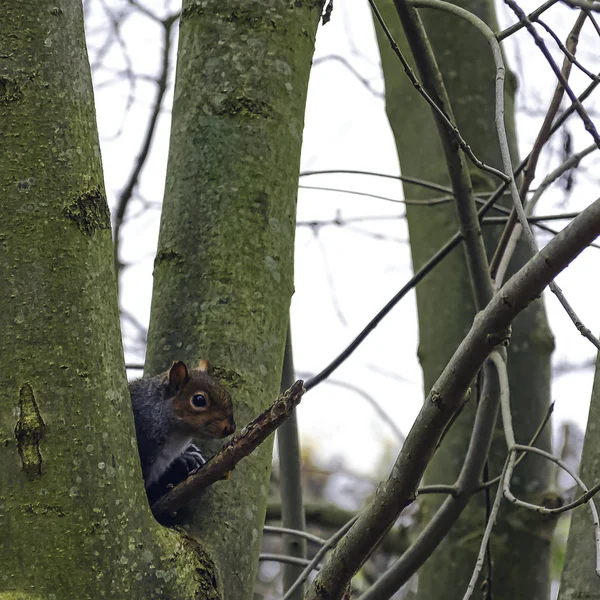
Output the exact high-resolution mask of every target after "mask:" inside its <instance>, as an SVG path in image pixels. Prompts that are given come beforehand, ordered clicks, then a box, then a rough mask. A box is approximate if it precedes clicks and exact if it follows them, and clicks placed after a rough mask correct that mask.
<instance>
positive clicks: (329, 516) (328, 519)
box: [266, 502, 410, 555]
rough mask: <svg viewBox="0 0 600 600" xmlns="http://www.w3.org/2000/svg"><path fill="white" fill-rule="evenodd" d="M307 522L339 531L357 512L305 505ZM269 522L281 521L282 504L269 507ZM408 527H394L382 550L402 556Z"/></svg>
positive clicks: (273, 504) (325, 505) (406, 544)
mask: <svg viewBox="0 0 600 600" xmlns="http://www.w3.org/2000/svg"><path fill="white" fill-rule="evenodd" d="M304 508H305V513H306V520H307V522H308V523H309V524H310V525H311V526H312V527H320V528H323V529H339V528H340V527H343V526H344V525H345V524H346V523H348V521H351V520H352V519H354V518H355V517H356V512H354V511H351V510H346V509H344V508H340V507H339V506H336V505H335V504H322V503H307V504H305V505H304ZM266 520H267V521H271V520H281V504H278V503H273V502H271V503H269V504H268V505H267V516H266ZM409 539H410V533H409V528H408V527H403V526H401V525H399V526H396V527H392V529H390V531H389V532H388V534H387V535H386V536H385V538H384V540H383V543H382V544H381V550H383V551H384V552H389V553H390V554H396V555H399V554H402V553H403V552H405V551H406V549H407V548H408V546H409Z"/></svg>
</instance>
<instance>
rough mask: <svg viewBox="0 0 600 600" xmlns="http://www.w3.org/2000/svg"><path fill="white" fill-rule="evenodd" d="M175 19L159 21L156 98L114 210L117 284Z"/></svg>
mask: <svg viewBox="0 0 600 600" xmlns="http://www.w3.org/2000/svg"><path fill="white" fill-rule="evenodd" d="M130 3H131V4H134V5H135V6H137V7H138V9H140V10H142V8H141V7H140V6H139V5H138V4H137V3H135V2H133V1H132V0H130ZM175 21H176V17H169V18H167V19H166V20H165V21H161V24H162V26H163V29H164V32H163V36H164V46H163V53H162V64H161V68H160V75H159V77H158V79H157V80H156V84H157V88H156V97H155V99H154V105H153V108H152V114H151V115H150V119H149V121H148V127H147V128H146V134H145V136H144V140H143V142H142V146H141V148H140V152H139V154H138V156H137V158H136V160H135V165H134V167H133V170H132V171H131V174H130V175H129V179H128V180H127V183H126V184H125V187H124V188H123V190H122V192H121V193H120V194H119V200H118V202H117V207H116V210H115V222H114V256H115V272H116V274H117V282H118V281H119V273H120V270H121V259H120V240H121V227H122V225H123V221H124V219H125V213H126V211H127V206H128V205H129V202H130V201H131V198H132V197H133V192H134V190H135V188H136V187H137V185H138V182H139V178H140V174H141V172H142V169H143V168H144V165H145V164H146V160H147V159H148V155H149V153H150V147H151V146H152V140H153V139H154V134H155V132H156V127H157V124H158V118H159V116H160V111H161V108H162V104H163V100H164V97H165V94H166V92H167V87H168V77H169V71H170V59H171V33H172V30H173V23H175Z"/></svg>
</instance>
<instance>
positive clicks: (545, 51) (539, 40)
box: [504, 0, 600, 148]
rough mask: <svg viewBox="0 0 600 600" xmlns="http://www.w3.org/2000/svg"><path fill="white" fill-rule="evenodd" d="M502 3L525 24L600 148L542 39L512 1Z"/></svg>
mask: <svg viewBox="0 0 600 600" xmlns="http://www.w3.org/2000/svg"><path fill="white" fill-rule="evenodd" d="M504 2H505V4H507V5H508V6H509V7H510V9H511V10H512V11H513V12H514V13H515V15H517V17H518V18H519V21H521V22H523V23H524V24H525V27H526V29H527V31H528V32H529V33H530V35H531V37H532V38H533V39H534V41H535V44H536V46H537V47H538V48H539V49H540V50H541V52H542V54H543V55H544V57H545V59H546V61H547V62H548V64H549V65H550V68H551V69H552V71H554V74H555V75H556V78H557V79H558V81H559V82H560V84H561V85H562V86H563V87H564V88H565V92H566V93H567V95H568V96H569V98H570V100H571V102H572V103H573V104H574V106H575V110H576V111H577V114H578V115H579V117H580V118H581V120H582V121H583V125H584V127H585V129H586V131H587V132H588V133H589V134H590V135H591V136H592V139H593V140H594V142H595V144H596V145H597V146H598V147H599V148H600V135H598V131H597V130H596V127H595V126H594V123H593V122H592V120H591V119H590V116H589V115H588V114H587V111H586V110H585V108H584V107H583V104H581V102H580V101H579V99H578V98H577V96H576V95H575V93H574V92H573V90H572V89H571V87H570V86H569V83H568V81H567V80H566V78H565V77H564V75H563V74H562V72H561V70H560V69H559V68H558V65H557V64H556V62H554V59H553V58H552V55H551V54H550V52H549V50H548V48H546V44H545V43H544V40H542V38H541V37H540V35H539V34H538V32H537V31H536V29H535V27H534V26H533V23H532V22H531V21H530V20H529V18H528V17H527V15H526V14H525V13H524V12H523V9H522V8H521V7H520V6H519V5H518V4H517V3H516V2H515V1H514V0H504ZM587 8H590V9H592V10H593V6H588V7H587Z"/></svg>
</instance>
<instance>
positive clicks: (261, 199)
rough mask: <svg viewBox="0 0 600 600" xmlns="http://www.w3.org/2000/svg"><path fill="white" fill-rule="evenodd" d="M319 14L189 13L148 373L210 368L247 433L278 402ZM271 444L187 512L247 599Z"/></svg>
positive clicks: (256, 5)
mask: <svg viewBox="0 0 600 600" xmlns="http://www.w3.org/2000/svg"><path fill="white" fill-rule="evenodd" d="M320 11H321V3H320V2H316V1H310V2H294V3H290V2H287V1H284V0H260V1H259V0H255V1H252V2H250V1H247V2H239V1H233V0H227V1H219V2H217V1H216V0H213V1H209V2H204V3H198V2H192V1H191V0H188V1H184V3H183V10H182V15H181V27H180V39H179V55H178V63H177V78H176V83H175V100H174V106H173V123H172V134H171V147H170V152H169V163H168V170H167V183H166V190H165V200H164V206H163V213H162V220H161V230H160V238H159V245H158V252H157V255H156V260H155V269H154V292H153V298H152V316H151V320H150V330H149V345H148V353H147V357H146V371H147V373H148V374H150V375H152V374H154V373H157V372H160V371H162V370H164V369H165V368H167V367H168V366H169V364H170V362H171V361H172V360H175V359H182V360H188V361H190V362H194V361H196V360H198V359H199V358H207V359H209V360H210V361H211V362H212V363H213V364H215V365H217V367H218V368H217V370H216V374H217V375H218V376H220V377H221V378H222V380H223V381H224V383H225V384H226V385H229V386H230V387H231V390H232V395H233V399H234V406H235V418H236V422H237V424H238V427H240V428H241V427H242V426H243V425H244V424H245V423H247V422H248V421H249V420H250V419H252V418H254V417H255V416H256V415H257V414H259V413H260V412H261V411H262V410H263V409H264V408H265V407H266V406H267V405H268V404H269V403H270V402H272V401H273V400H274V399H275V397H276V396H277V394H278V391H279V383H280V378H281V368H282V360H283V351H284V346H285V336H286V328H287V323H288V311H289V303H290V298H291V294H292V291H293V249H294V231H295V210H296V191H297V184H298V171H299V161H300V148H301V142H302V130H303V120H304V107H305V100H306V91H307V86H308V75H309V70H310V65H311V59H312V54H313V46H314V39H315V32H316V27H317V23H318V19H319V15H320ZM271 453H272V443H266V444H264V445H262V446H261V447H260V448H259V449H258V450H257V451H256V452H255V453H254V454H253V455H252V456H251V457H250V458H248V459H246V460H245V461H243V462H242V463H241V464H240V466H239V467H238V468H237V469H236V470H235V472H234V473H233V474H232V476H231V478H230V479H229V480H228V481H226V482H220V483H218V484H216V485H214V486H213V487H212V488H211V489H210V490H208V492H207V493H205V494H204V495H203V496H202V497H201V499H200V500H199V502H198V503H197V504H196V505H194V506H191V507H189V508H188V509H186V510H183V511H181V512H180V515H179V518H180V520H181V522H182V523H183V524H184V525H185V528H186V530H187V531H189V532H190V533H191V535H193V536H194V537H195V538H197V539H199V540H202V543H203V544H206V546H207V548H208V549H209V550H210V551H211V553H212V556H213V557H214V558H215V561H216V563H217V565H218V567H219V569H220V574H221V577H222V579H223V582H224V590H225V596H226V598H227V599H228V600H236V599H245V598H250V597H251V596H252V592H253V587H254V580H255V576H256V569H257V565H258V553H259V550H260V541H261V529H262V525H263V523H264V516H265V510H266V501H267V488H268V482H269V471H270V465H271Z"/></svg>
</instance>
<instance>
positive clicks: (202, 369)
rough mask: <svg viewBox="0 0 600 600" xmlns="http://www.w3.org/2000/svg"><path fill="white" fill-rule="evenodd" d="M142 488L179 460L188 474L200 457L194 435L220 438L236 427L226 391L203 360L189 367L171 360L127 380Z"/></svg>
mask: <svg viewBox="0 0 600 600" xmlns="http://www.w3.org/2000/svg"><path fill="white" fill-rule="evenodd" d="M129 393H130V396H131V406H132V408H133V416H134V419H135V430H136V435H137V443H138V450H139V454H140V461H141V463H142V474H143V476H144V483H145V486H146V489H148V488H149V487H150V486H151V485H153V484H155V483H156V482H158V480H159V479H160V478H161V477H162V476H163V475H164V474H165V473H166V472H167V471H168V470H169V469H170V468H171V466H172V465H173V463H174V462H178V463H181V464H182V465H183V466H184V467H185V472H186V474H187V472H189V471H191V470H193V469H195V468H197V467H199V466H202V465H203V464H204V462H205V461H204V458H203V457H202V455H201V454H200V451H199V450H198V448H197V447H196V446H195V445H194V444H193V443H192V440H194V439H206V438H223V437H226V436H228V435H231V434H232V433H233V432H234V431H235V421H234V419H233V407H232V404H231V396H230V395H229V392H228V391H227V390H226V389H225V388H224V387H223V385H221V384H220V383H219V382H218V381H217V380H216V379H215V378H214V377H213V376H212V375H211V374H210V365H209V363H208V361H206V360H201V361H200V363H199V365H198V368H196V369H191V370H189V371H188V369H187V367H186V365H185V364H184V363H183V362H181V361H180V362H176V363H174V364H173V366H172V367H171V369H170V370H169V371H166V372H165V373H161V374H160V375H157V376H156V377H150V378H146V379H137V380H135V381H132V382H131V383H130V384H129Z"/></svg>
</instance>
